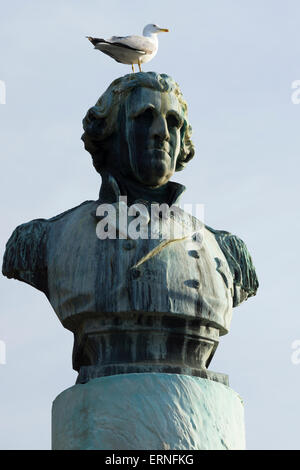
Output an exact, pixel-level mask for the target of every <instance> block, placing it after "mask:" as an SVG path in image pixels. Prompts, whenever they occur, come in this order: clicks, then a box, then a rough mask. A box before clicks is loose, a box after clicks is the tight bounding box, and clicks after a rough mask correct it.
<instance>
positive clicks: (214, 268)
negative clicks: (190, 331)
mask: <svg viewBox="0 0 300 470" xmlns="http://www.w3.org/2000/svg"><path fill="white" fill-rule="evenodd" d="M185 235H186V234H185ZM47 256H48V286H49V299H50V302H51V304H52V306H53V308H54V310H55V311H56V313H57V315H58V316H59V318H60V320H61V321H62V322H63V323H64V324H68V322H70V323H72V321H73V320H74V317H76V316H78V315H82V314H87V313H88V314H92V315H96V316H97V315H98V314H99V315H103V314H104V315H105V314H109V313H122V312H124V313H126V312H145V314H147V313H155V312H157V313H158V314H160V313H162V314H165V313H168V314H169V313H170V314H172V315H174V316H175V315H177V316H179V317H182V316H184V317H189V318H202V319H203V324H210V325H214V326H216V327H218V328H220V330H221V333H226V332H227V330H228V327H229V324H230V320H231V311H232V291H233V280H232V275H231V273H230V270H229V267H228V264H227V261H226V259H225V257H224V255H223V253H222V251H221V250H220V248H219V246H218V244H217V242H216V240H215V237H214V235H213V234H212V233H211V232H209V231H208V230H206V229H203V231H202V233H201V237H200V238H199V237H197V236H195V235H191V236H188V237H186V236H185V237H183V238H181V239H180V238H179V239H168V240H161V239H136V240H133V239H118V238H117V239H105V240H100V239H99V238H98V237H97V236H96V231H95V220H94V219H93V218H92V217H77V218H74V220H70V222H69V223H67V224H66V223H64V224H60V223H59V222H58V223H57V224H56V225H55V226H54V227H53V229H52V231H51V233H50V235H49V240H48V253H47Z"/></svg>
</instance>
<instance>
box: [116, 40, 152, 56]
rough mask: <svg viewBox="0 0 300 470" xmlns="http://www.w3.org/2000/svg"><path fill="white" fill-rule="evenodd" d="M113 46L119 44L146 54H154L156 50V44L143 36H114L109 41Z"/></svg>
mask: <svg viewBox="0 0 300 470" xmlns="http://www.w3.org/2000/svg"><path fill="white" fill-rule="evenodd" d="M107 42H110V43H111V44H114V43H115V44H118V45H120V46H125V47H130V48H131V49H135V50H136V51H139V52H141V53H144V54H152V52H154V50H155V44H154V43H153V42H152V41H151V39H148V38H146V37H143V36H124V37H121V36H112V37H111V38H110V39H108V40H107Z"/></svg>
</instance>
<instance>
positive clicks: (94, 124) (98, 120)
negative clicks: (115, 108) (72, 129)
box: [83, 106, 106, 140]
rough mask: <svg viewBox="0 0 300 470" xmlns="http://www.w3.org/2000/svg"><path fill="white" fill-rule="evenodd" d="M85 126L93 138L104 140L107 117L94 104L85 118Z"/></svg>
mask: <svg viewBox="0 0 300 470" xmlns="http://www.w3.org/2000/svg"><path fill="white" fill-rule="evenodd" d="M83 128H84V130H85V132H86V133H87V134H88V135H89V136H90V138H91V139H93V140H102V139H103V138H104V133H105V130H106V119H105V117H103V116H102V115H101V114H100V113H99V110H98V108H97V106H93V107H92V108H91V109H89V111H88V112H87V114H86V116H85V118H84V120H83Z"/></svg>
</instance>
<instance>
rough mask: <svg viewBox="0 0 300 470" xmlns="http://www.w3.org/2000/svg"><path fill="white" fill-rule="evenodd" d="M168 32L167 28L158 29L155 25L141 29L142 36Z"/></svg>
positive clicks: (148, 25)
mask: <svg viewBox="0 0 300 470" xmlns="http://www.w3.org/2000/svg"><path fill="white" fill-rule="evenodd" d="M168 32H169V30H168V29H167V28H160V26H157V24H147V26H145V28H144V29H143V36H151V35H152V34H158V33H168Z"/></svg>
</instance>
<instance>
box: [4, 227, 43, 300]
mask: <svg viewBox="0 0 300 470" xmlns="http://www.w3.org/2000/svg"><path fill="white" fill-rule="evenodd" d="M46 236H47V220H45V219H35V220H32V221H30V222H27V223H25V224H22V225H19V226H18V227H17V228H16V229H15V230H14V231H13V233H12V235H11V237H10V238H9V240H8V242H7V244H6V249H5V253H4V259H3V266H2V273H3V275H4V276H6V277H8V278H9V279H10V278H14V279H18V280H19V281H23V282H26V283H27V284H30V285H32V286H33V287H36V288H37V289H39V290H42V291H43V292H45V293H47V286H46V259H45V258H46V253H45V246H46V242H45V239H46Z"/></svg>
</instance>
